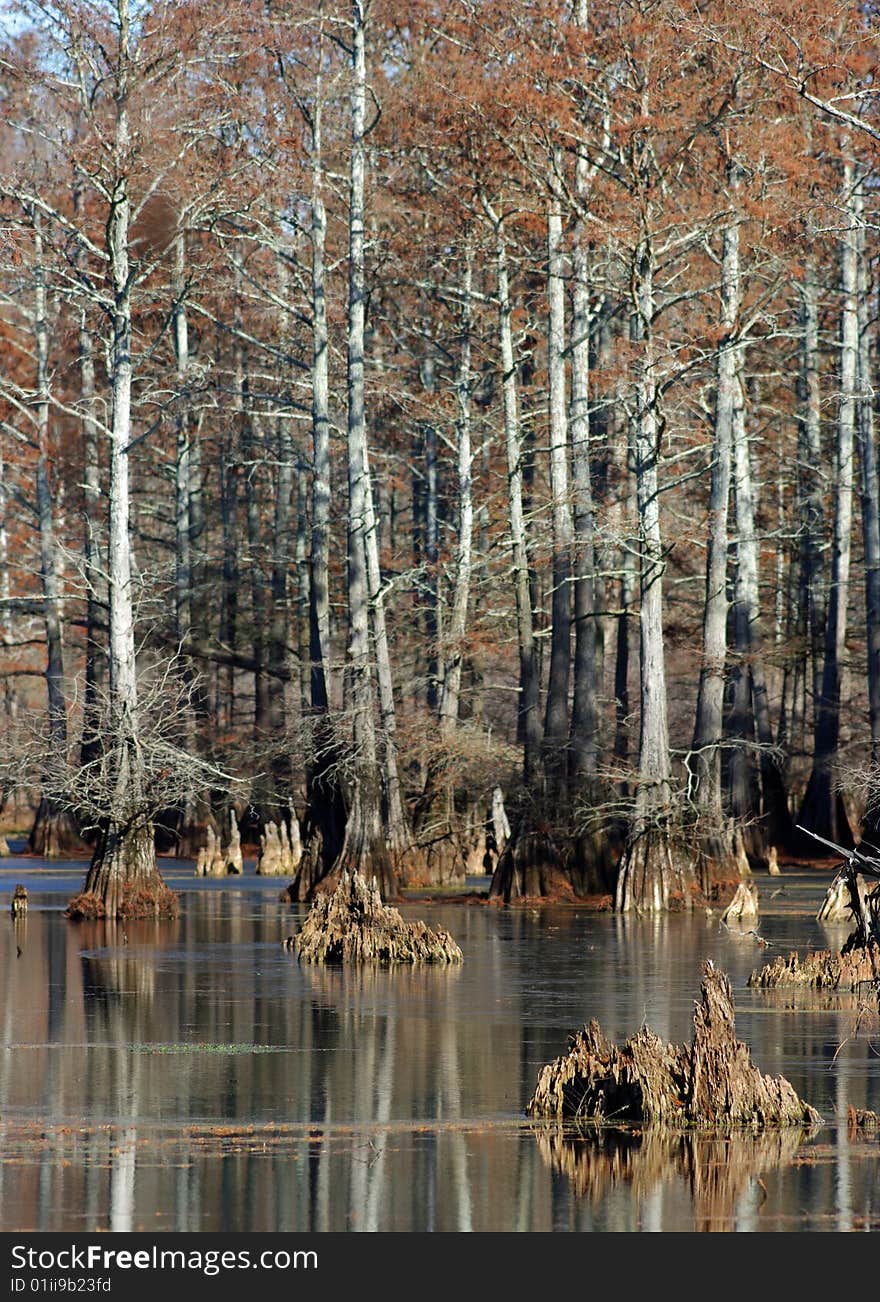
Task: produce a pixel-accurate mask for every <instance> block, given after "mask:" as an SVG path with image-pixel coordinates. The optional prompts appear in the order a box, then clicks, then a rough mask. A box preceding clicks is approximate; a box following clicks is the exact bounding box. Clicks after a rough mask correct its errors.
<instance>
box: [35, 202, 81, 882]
mask: <svg viewBox="0 0 880 1302" xmlns="http://www.w3.org/2000/svg"><path fill="white" fill-rule="evenodd" d="M34 351H35V356H36V364H37V374H36V425H37V520H38V525H39V532H40V573H41V577H42V583H43V617H44V620H45V625H46V691H47V695H48V705H49V729H48V737H47V743H48V745H47V754H48V757H49V763H50V766H52V767H54V768H55V769H56V771H58V770H60V769H62V768H63V766H64V765H65V764H66V762H67V706H66V703H65V700H64V655H63V648H62V638H61V598H60V593H59V584H58V548H57V544H56V541H55V524H54V520H53V518H52V494H51V490H50V488H49V334H48V324H47V322H46V283H45V272H44V268H43V240H42V234H41V229H40V219H39V217H35V218H34ZM77 844H78V838H77V835H76V829H75V827H74V824H73V819H72V816H71V814H70V811H69V810H67V809H63V808H61V807H59V805H58V804H57V802H56V801H55V800H54V799H53V798H52V796H51V794H49V795H44V797H43V798H42V800H41V801H40V804H39V808H38V809H37V814H36V818H35V819H34V825H33V827H32V829H31V834H30V839H29V841H28V849H29V850H32V851H33V852H34V853H35V854H39V855H42V856H44V857H48V856H54V855H59V854H64V853H65V852H66V851H69V850H70V849H72V848H74V847H75V846H76V845H77Z"/></svg>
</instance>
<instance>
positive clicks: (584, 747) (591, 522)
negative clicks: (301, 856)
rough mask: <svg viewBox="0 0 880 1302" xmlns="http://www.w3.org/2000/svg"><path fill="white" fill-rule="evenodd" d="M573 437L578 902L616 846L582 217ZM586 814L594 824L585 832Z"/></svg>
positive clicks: (575, 261)
mask: <svg viewBox="0 0 880 1302" xmlns="http://www.w3.org/2000/svg"><path fill="white" fill-rule="evenodd" d="M587 170H588V168H587V158H586V155H585V153H584V152H583V151H582V150H581V151H579V153H578V156H577V160H576V163H575V184H576V188H577V194H578V198H579V201H580V203H581V205H582V206H584V207H585V206H586V204H587V202H588V178H587ZM571 259H572V290H571V293H572V314H571V339H570V347H569V352H570V356H571V404H570V407H569V418H568V425H569V431H570V436H571V474H572V501H573V508H574V511H573V515H574V521H573V523H574V553H573V555H574V695H573V698H572V707H571V728H570V732H569V743H568V744H569V783H570V799H571V801H572V804H573V806H574V810H575V840H574V847H573V854H572V863H571V869H570V874H571V879H572V884H573V885H574V888H575V891H576V892H577V893H578V894H579V895H592V894H602V893H604V892H606V891H608V890H610V889H611V886H612V880H613V873H612V865H611V863H610V858H611V840H610V837H609V831H608V829H607V828H606V827H603V828H597V827H595V826H593V825H591V824H592V811H593V810H594V809H595V807H596V806H599V805H601V804H602V801H603V794H604V793H603V791H602V789H601V784H600V782H599V776H598V769H599V691H600V684H601V665H600V653H601V645H602V634H601V629H600V626H599V615H598V613H597V609H596V607H597V592H596V520H595V510H594V504H593V487H592V479H591V476H592V467H591V458H590V260H589V245H588V236H587V230H586V222H585V221H584V219H583V218H581V217H580V216H579V217H578V220H577V222H576V224H575V229H574V236H573V241H572V255H571ZM580 809H583V810H585V811H586V814H587V816H588V817H590V819H591V824H589V825H587V826H585V827H584V826H582V824H583V819H582V817H581V815H580V813H579V810H580Z"/></svg>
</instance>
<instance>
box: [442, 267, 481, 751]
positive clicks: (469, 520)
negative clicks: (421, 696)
mask: <svg viewBox="0 0 880 1302" xmlns="http://www.w3.org/2000/svg"><path fill="white" fill-rule="evenodd" d="M472 288H473V265H472V257H471V250H470V245H468V247H467V250H466V262H465V268H464V278H463V283H462V308H461V326H460V332H461V344H460V349H459V355H458V373H457V375H456V381H455V397H456V408H457V416H458V419H457V420H456V425H455V433H456V466H457V472H458V492H457V499H458V547H457V550H456V557H455V583H454V586H453V591H452V610H451V612H450V616H449V622H448V628H447V634H446V639H445V649H444V655H443V675H442V687H441V692H440V707H439V714H440V731H441V734H442V735H443V736H444V737H448V736H450V735H451V734H452V733H453V732H454V730H455V727H456V724H457V723H458V703H459V697H460V694H461V668H462V659H463V656H464V648H465V636H466V633H467V614H468V601H469V598H470V583H471V553H472V547H473V534H474V498H473V454H472V452H471V314H472V303H471V294H472Z"/></svg>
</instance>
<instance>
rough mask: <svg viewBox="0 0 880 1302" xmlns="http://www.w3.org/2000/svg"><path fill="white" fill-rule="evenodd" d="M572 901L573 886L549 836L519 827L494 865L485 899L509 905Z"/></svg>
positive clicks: (539, 831)
mask: <svg viewBox="0 0 880 1302" xmlns="http://www.w3.org/2000/svg"><path fill="white" fill-rule="evenodd" d="M574 898H575V893H574V887H573V886H572V884H571V881H570V879H569V877H568V874H567V873H566V871H565V865H564V864H563V861H562V855H561V854H560V853H559V850H558V849H557V847H556V845H555V843H554V841H553V840H552V838H551V837H550V834H549V833H548V832H546V831H544V830H543V829H535V828H525V827H521V828H519V829H518V830H517V831H516V832H515V833H514V834H513V836H512V837H511V839H510V840H509V841H508V842H507V845H506V846H505V847H504V851H503V853H502V854H501V857H500V858H499V860H498V863H497V864H496V865H495V872H494V874H493V876H492V884H491V886H490V887H489V899H490V900H497V901H499V902H503V903H505V904H510V903H511V902H512V901H514V900H531V899H543V900H554V901H557V900H573V899H574Z"/></svg>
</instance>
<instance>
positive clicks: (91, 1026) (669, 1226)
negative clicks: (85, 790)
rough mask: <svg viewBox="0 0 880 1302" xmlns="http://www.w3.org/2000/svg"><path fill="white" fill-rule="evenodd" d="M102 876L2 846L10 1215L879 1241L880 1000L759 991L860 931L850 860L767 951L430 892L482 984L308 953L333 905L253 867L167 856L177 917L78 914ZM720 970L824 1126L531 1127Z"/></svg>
mask: <svg viewBox="0 0 880 1302" xmlns="http://www.w3.org/2000/svg"><path fill="white" fill-rule="evenodd" d="M83 872H84V865H82V864H69V865H58V864H54V865H51V866H50V865H46V864H42V863H40V862H39V861H35V860H25V859H19V860H15V859H5V860H2V861H0V908H2V915H0V980H2V987H0V1231H12V1230H18V1231H60V1230H64V1231H81V1232H93V1231H97V1230H112V1231H150V1232H161V1231H196V1232H205V1231H215V1232H216V1231H238V1232H256V1231H263V1232H265V1231H300V1232H303V1231H322V1230H329V1231H349V1230H350V1231H424V1230H440V1231H551V1230H569V1231H585V1230H586V1231H687V1230H722V1231H729V1230H747V1231H749V1230H760V1231H774V1230H776V1231H797V1230H835V1231H837V1230H859V1229H878V1228H880V1141H878V1139H877V1137H866V1136H864V1135H862V1136H852V1135H850V1134H849V1133H848V1130H847V1110H848V1108H849V1106H850V1105H852V1106H854V1107H856V1108H870V1109H872V1110H874V1111H877V1112H880V1026H878V1016H877V1011H876V1008H877V1005H876V1002H874V1003H873V1005H871V1006H870V1007H863V1008H861V1009H860V1007H859V1002H858V1000H857V999H855V998H854V997H851V996H846V997H844V998H832V999H830V1000H829V999H821V998H820V997H818V996H817V995H815V994H811V993H809V992H765V991H755V990H750V989H748V987H747V984H746V983H747V980H748V977H749V974H750V972H751V971H752V970H753V969H754V968H756V967H759V966H761V965H762V964H763V963H764V962H766V961H768V960H769V959H770V958H771V957H773V956H774V955H775V954H777V953H780V952H782V953H785V954H787V953H788V952H789V951H790V950H792V949H798V950H799V951H800V952H801V953H803V952H804V951H805V950H806V949H807V948H808V947H810V946H812V947H813V948H827V947H829V946H831V947H834V948H837V947H839V945H840V944H841V943H842V941H843V940H844V939H845V937H846V934H847V929H846V928H845V927H844V928H833V929H831V928H823V927H821V926H820V924H818V923H817V922H815V913H816V910H817V909H818V906H819V903H820V901H821V899H822V896H823V894H824V891H825V888H826V886H827V884H828V882H829V880H830V877H831V872H830V871H829V872H821V873H820V872H815V871H813V872H809V871H805V872H798V873H796V872H788V873H786V872H785V871H783V875H782V876H781V877H777V878H759V879H758V887H759V893H760V898H761V907H762V913H761V920H760V922H759V925H758V930H759V932H760V936H761V937H762V938H763V939H764V940H765V941H766V942H767V944H766V946H765V947H761V946H760V945H759V943H758V940H757V938H756V936H755V935H736V934H734V933H731V932H729V931H727V930H726V929H725V928H724V927H722V926H721V925H720V924H719V921H718V918H717V916H716V917H707V916H705V915H704V914H702V913H701V914H699V915H698V916H694V917H684V916H670V917H665V918H661V919H629V918H626V919H624V918H620V917H615V916H612V915H611V914H595V913H590V912H588V911H586V910H582V909H579V908H577V907H567V908H561V907H557V908H549V907H548V908H542V909H529V908H526V909H503V908H495V907H492V908H489V907H487V906H485V905H483V904H479V903H478V904H465V903H449V902H445V903H444V902H439V901H424V900H420V901H417V902H416V901H412V902H410V903H407V904H404V905H403V906H402V910H401V911H402V912H403V913H404V914H405V915H406V916H407V917H411V918H415V917H421V918H423V919H424V920H425V921H426V922H427V923H428V924H429V925H436V924H438V923H442V924H443V925H445V926H446V927H448V929H449V930H450V931H451V932H452V934H453V935H454V936H455V938H456V939H457V941H458V942H459V944H460V946H461V948H462V950H463V952H464V963H463V964H462V966H461V968H460V969H458V970H454V971H443V970H434V969H424V970H416V971H413V970H406V969H404V970H394V971H388V970H360V971H339V970H332V969H321V968H311V967H305V966H303V967H301V966H300V965H299V964H298V962H297V960H296V958H295V957H294V956H293V955H291V954H290V953H288V952H287V951H285V950H284V949H283V948H282V945H281V941H282V939H283V938H284V936H285V935H288V934H290V933H291V932H293V931H295V930H296V929H297V927H298V925H299V924H300V922H301V920H302V918H303V916H304V910H303V909H302V908H301V907H299V906H293V907H292V906H289V905H284V904H281V903H280V902H279V898H278V897H279V892H280V890H281V887H282V886H283V885H284V881H283V880H281V879H274V880H273V879H266V878H260V877H255V876H253V875H252V868H251V872H250V873H248V874H246V875H245V876H244V877H242V878H231V879H226V880H223V881H205V880H203V879H199V878H196V877H195V876H194V875H193V870H192V865H191V864H188V863H183V862H175V861H168V860H165V861H163V866H162V872H163V875H164V877H165V879H166V881H168V883H169V884H170V885H172V886H174V887H175V889H178V890H180V891H181V892H182V899H181V904H182V909H181V916H180V918H179V919H178V920H177V921H176V922H174V923H163V924H158V925H157V924H138V925H135V926H131V927H130V928H129V929H128V932H127V934H126V933H124V932H123V930H122V929H121V928H119V927H115V926H110V925H102V924H71V923H69V922H67V921H66V920H65V919H64V917H63V916H62V910H63V908H64V906H65V904H66V903H67V900H68V899H69V898H70V896H71V895H72V894H74V893H75V892H76V891H77V890H78V889H79V888H80V886H81V883H82V878H83ZM19 881H22V882H24V883H25V884H26V885H27V887H28V890H29V893H30V910H29V913H28V916H27V918H26V919H25V920H24V921H23V922H20V923H13V922H12V920H11V917H10V914H9V901H10V899H11V896H12V891H13V888H14V886H15V884H16V882H19ZM478 885H479V886H480V887H483V885H484V883H483V882H482V881H481V882H479V883H478ZM707 958H711V959H713V960H714V962H715V963H716V965H717V966H719V967H721V968H722V969H723V970H724V971H726V972H727V974H728V975H729V977H730V980H731V983H732V985H733V990H734V997H735V1001H736V1008H737V1034H738V1036H739V1038H740V1039H742V1040H744V1041H745V1042H746V1043H747V1044H748V1046H749V1048H750V1049H751V1053H752V1059H753V1061H754V1062H755V1063H756V1064H757V1065H758V1066H759V1067H760V1068H761V1070H762V1071H765V1072H769V1073H771V1074H773V1075H777V1074H783V1075H785V1076H787V1077H788V1079H789V1080H790V1081H791V1082H792V1084H793V1086H794V1088H795V1089H796V1090H797V1092H798V1093H799V1094H800V1095H801V1096H802V1097H803V1098H805V1099H806V1100H807V1101H808V1102H810V1103H811V1104H812V1105H813V1106H814V1107H815V1108H817V1109H818V1111H819V1112H820V1113H821V1114H822V1117H823V1122H824V1124H823V1125H822V1126H821V1127H820V1128H819V1130H818V1131H817V1132H816V1133H815V1134H813V1135H811V1136H801V1135H800V1134H794V1133H789V1134H773V1135H766V1136H759V1137H743V1136H738V1137H733V1138H729V1139H726V1140H725V1139H723V1138H715V1139H707V1138H702V1139H700V1138H685V1137H680V1138H677V1139H669V1138H666V1139H664V1138H663V1137H661V1136H657V1135H651V1134H647V1135H643V1136H632V1135H625V1134H620V1133H611V1134H608V1135H606V1136H601V1137H594V1138H593V1139H574V1138H572V1137H568V1136H563V1135H560V1134H557V1133H556V1132H555V1131H554V1130H553V1129H548V1128H543V1127H534V1126H533V1125H531V1124H530V1123H529V1122H528V1121H527V1120H526V1119H525V1117H524V1109H525V1106H526V1103H527V1102H528V1099H529V1097H530V1095H531V1093H532V1091H533V1089H534V1085H535V1082H536V1080H537V1076H538V1073H539V1071H540V1068H541V1067H542V1066H543V1065H544V1063H546V1062H548V1061H549V1060H550V1059H552V1058H555V1057H556V1056H557V1055H558V1054H559V1053H560V1052H562V1051H563V1050H564V1049H565V1047H566V1043H567V1037H568V1035H569V1034H570V1033H571V1032H572V1031H574V1030H576V1029H577V1028H578V1027H579V1026H581V1025H582V1024H583V1023H584V1022H586V1021H589V1020H590V1019H591V1018H594V1017H595V1018H597V1019H598V1020H599V1022H600V1023H601V1026H602V1029H603V1031H604V1032H605V1034H606V1035H607V1036H608V1037H609V1038H610V1039H613V1040H618V1041H622V1040H625V1039H626V1038H627V1037H628V1036H629V1035H631V1034H632V1033H633V1032H634V1031H635V1030H637V1029H638V1027H639V1026H640V1025H641V1024H642V1022H647V1024H648V1025H649V1026H650V1027H651V1028H652V1029H653V1030H654V1031H656V1032H657V1033H658V1034H660V1035H661V1036H663V1037H664V1038H665V1039H669V1040H674V1041H681V1040H690V1035H691V1018H692V1014H693V1006H694V1000H695V999H696V998H697V995H698V992H699V984H700V975H701V969H702V964H703V962H704V961H705V959H707Z"/></svg>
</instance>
